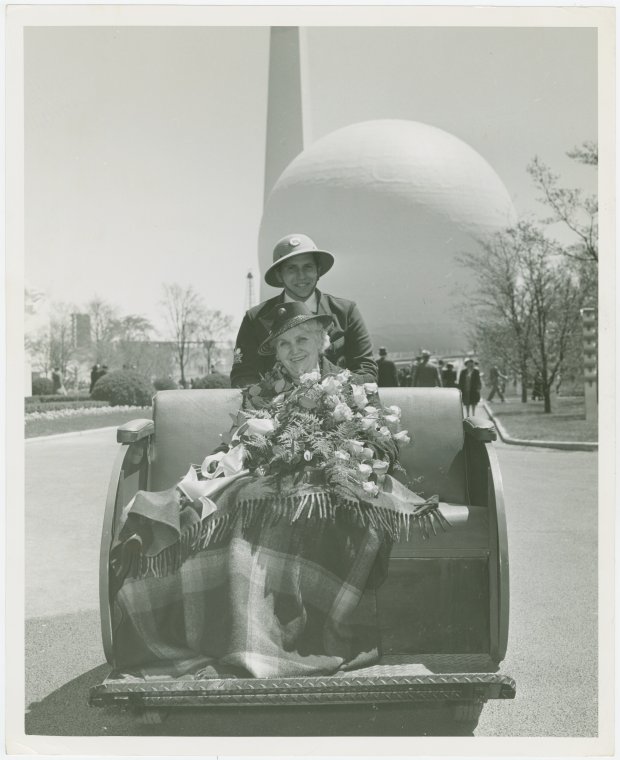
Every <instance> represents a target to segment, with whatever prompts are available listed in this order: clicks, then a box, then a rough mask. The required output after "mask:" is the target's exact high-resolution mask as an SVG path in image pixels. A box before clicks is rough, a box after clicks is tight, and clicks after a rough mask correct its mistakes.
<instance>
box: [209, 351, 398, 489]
mask: <svg viewBox="0 0 620 760" xmlns="http://www.w3.org/2000/svg"><path fill="white" fill-rule="evenodd" d="M400 415H401V412H400V409H399V408H398V407H397V406H390V407H386V408H383V407H382V405H381V403H380V402H379V396H378V392H377V384H376V383H363V384H360V383H356V382H354V380H353V376H352V374H351V372H349V370H343V371H341V372H339V373H338V374H335V375H328V376H327V377H325V378H323V379H321V377H320V374H319V372H318V371H317V372H310V373H307V374H305V375H302V376H301V378H300V380H299V383H298V384H293V383H292V382H291V381H290V379H288V377H287V376H286V374H285V373H284V372H283V371H282V369H281V368H280V367H279V365H277V364H276V366H275V367H274V369H273V370H272V371H271V372H269V373H268V374H267V375H266V376H265V377H264V378H263V379H262V380H261V382H260V383H257V384H255V385H252V386H250V387H249V388H247V389H245V390H244V404H243V409H242V410H241V411H239V412H238V413H237V414H236V415H234V416H233V428H232V430H231V431H230V432H229V433H228V434H226V435H225V436H223V438H224V440H225V443H227V444H228V445H229V447H230V448H229V450H228V452H225V453H224V452H220V453H219V454H215V455H213V456H211V457H207V459H206V460H205V462H204V463H203V465H202V468H201V469H202V475H203V477H207V478H213V477H217V476H218V475H220V474H224V475H230V474H234V473H235V472H238V471H239V470H240V469H242V468H243V469H245V470H249V471H250V472H251V473H254V474H256V475H259V476H266V475H292V476H294V478H295V477H296V478H301V477H304V475H305V474H307V473H308V471H314V472H319V473H322V474H321V477H322V478H323V479H324V481H325V482H326V483H327V484H328V485H330V486H331V487H332V488H333V489H335V490H336V491H340V492H343V491H346V490H347V489H348V488H350V487H351V486H356V487H359V488H361V489H362V490H363V491H364V493H365V494H366V495H367V496H368V497H374V496H376V495H377V494H378V493H379V488H380V485H381V483H382V481H383V479H384V478H385V476H386V474H387V473H388V471H391V470H393V469H397V468H399V465H398V460H397V457H398V450H399V447H400V446H403V445H405V444H407V443H409V441H410V439H409V435H408V433H407V431H406V430H401V429H400Z"/></svg>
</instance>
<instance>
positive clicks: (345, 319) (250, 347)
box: [230, 233, 377, 388]
mask: <svg viewBox="0 0 620 760" xmlns="http://www.w3.org/2000/svg"><path fill="white" fill-rule="evenodd" d="M333 264H334V256H333V254H331V253H329V251H322V250H319V249H318V247H317V246H316V244H315V242H314V241H313V240H312V239H311V238H309V237H308V236H307V235H302V234H301V233H299V234H293V235H287V236H286V237H283V238H282V239H281V240H279V241H278V242H277V243H276V245H275V248H274V249H273V264H272V265H271V266H270V267H269V269H268V270H267V271H266V272H265V282H266V283H267V284H268V285H271V286H272V287H275V288H277V287H282V288H283V289H282V292H281V293H280V294H279V295H277V296H275V298H269V299H268V300H267V301H263V302H262V303H260V304H258V306H254V307H253V308H252V309H250V310H249V311H247V312H246V313H245V316H244V317H243V321H242V322H241V327H240V328H239V333H238V335H237V340H236V343H235V351H234V356H233V366H232V370H231V372H230V381H231V385H232V386H233V388H242V387H245V386H248V385H251V384H252V383H256V382H258V381H259V380H260V378H261V377H262V376H263V375H265V374H266V373H267V372H268V371H269V370H270V369H271V368H272V367H273V364H274V358H273V356H263V355H260V354H259V351H258V349H259V346H260V345H261V344H262V343H263V342H264V340H265V339H266V338H267V336H268V335H269V333H270V331H271V327H272V323H273V320H274V316H273V315H274V314H275V313H276V309H275V307H276V306H279V305H280V304H285V303H292V302H294V301H298V302H300V303H304V304H305V305H306V306H307V307H308V308H309V309H310V311H311V313H312V314H325V315H329V316H331V317H332V323H331V326H330V327H329V330H328V336H329V339H330V344H331V345H330V346H329V348H328V349H327V350H326V352H325V356H326V358H327V359H328V360H329V361H330V362H332V364H335V365H337V366H339V367H342V368H346V369H349V370H351V372H355V373H356V374H358V375H362V376H363V377H364V379H365V380H366V381H367V382H376V381H377V364H376V362H375V360H374V358H373V355H372V341H371V339H370V335H369V334H368V330H367V329H366V325H365V324H364V320H363V319H362V315H361V314H360V311H359V309H358V308H357V305H356V304H355V303H354V302H353V301H347V300H345V299H344V298H337V297H336V296H332V295H328V294H327V293H322V292H321V291H320V290H319V289H318V288H317V282H318V280H319V278H320V277H322V276H323V275H324V274H325V273H326V272H328V271H329V270H330V269H331V268H332V266H333Z"/></svg>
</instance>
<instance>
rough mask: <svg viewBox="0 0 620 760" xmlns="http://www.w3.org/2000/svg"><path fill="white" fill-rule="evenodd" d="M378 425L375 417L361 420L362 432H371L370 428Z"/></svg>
mask: <svg viewBox="0 0 620 760" xmlns="http://www.w3.org/2000/svg"><path fill="white" fill-rule="evenodd" d="M376 424H377V420H376V418H375V417H364V419H363V420H360V426H361V428H362V430H370V428H373V427H374V426H375V425H376Z"/></svg>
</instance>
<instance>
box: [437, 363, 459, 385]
mask: <svg viewBox="0 0 620 760" xmlns="http://www.w3.org/2000/svg"><path fill="white" fill-rule="evenodd" d="M441 384H442V385H443V387H444V388H456V387H457V386H456V370H455V369H454V364H452V362H448V363H447V364H446V367H445V369H444V370H443V372H442V373H441Z"/></svg>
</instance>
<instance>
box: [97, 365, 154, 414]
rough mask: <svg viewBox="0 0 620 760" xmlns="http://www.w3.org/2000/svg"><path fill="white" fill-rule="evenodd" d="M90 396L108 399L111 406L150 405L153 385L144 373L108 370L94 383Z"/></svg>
mask: <svg viewBox="0 0 620 760" xmlns="http://www.w3.org/2000/svg"><path fill="white" fill-rule="evenodd" d="M92 398H93V399H94V400H95V401H109V402H110V405H111V406H150V405H151V403H152V400H153V387H152V386H151V383H150V382H149V380H148V379H147V378H146V377H144V375H141V374H139V373H138V372H134V371H133V370H125V369H117V370H113V371H112V372H108V373H107V374H105V375H104V376H103V377H100V378H99V380H97V382H96V383H95V387H94V388H93V393H92Z"/></svg>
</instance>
